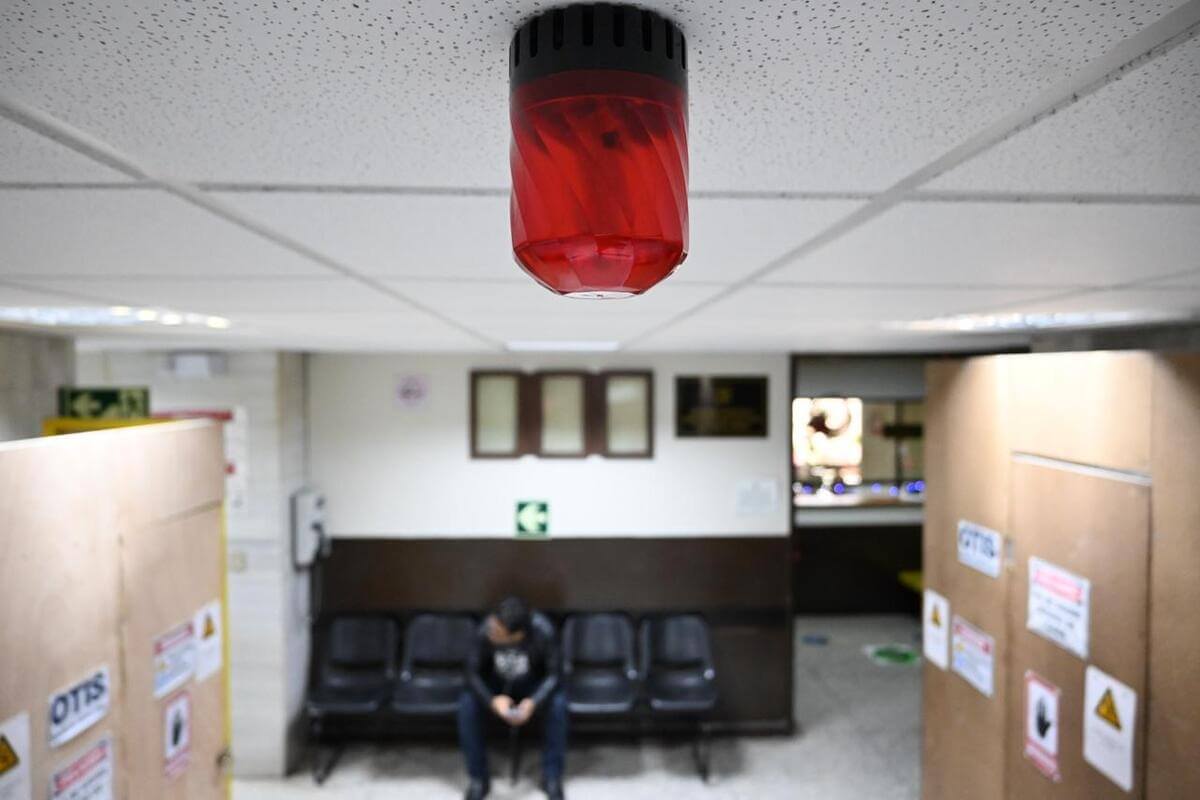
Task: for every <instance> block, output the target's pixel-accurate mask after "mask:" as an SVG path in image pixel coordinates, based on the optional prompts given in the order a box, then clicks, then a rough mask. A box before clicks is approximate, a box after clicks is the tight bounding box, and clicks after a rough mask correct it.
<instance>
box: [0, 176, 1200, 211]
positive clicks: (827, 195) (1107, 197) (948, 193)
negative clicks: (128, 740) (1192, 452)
mask: <svg viewBox="0 0 1200 800" xmlns="http://www.w3.org/2000/svg"><path fill="white" fill-rule="evenodd" d="M187 183H189V184H190V185H192V186H195V187H196V188H198V189H201V190H203V191H205V192H216V193H224V194H266V195H269V194H316V195H344V196H381V197H507V196H508V192H509V190H508V189H479V190H476V189H471V188H470V187H462V186H370V185H366V186H353V185H340V184H324V185H317V184H313V185H308V184H256V183H212V182H208V181H187ZM147 189H160V187H159V186H158V185H157V184H155V183H153V182H150V181H143V180H129V181H2V180H0V191H54V190H60V191H114V190H122V191H129V190H134V191H137V190H143V191H144V190H147ZM876 196H877V193H876V192H855V191H838V190H829V191H803V190H796V191H792V190H779V191H774V190H764V191H746V190H738V189H730V190H725V189H717V190H701V191H695V192H691V193H689V195H688V199H689V200H747V201H756V200H766V201H799V202H817V203H820V202H868V201H870V200H871V199H872V198H874V197H876ZM904 202H906V203H996V204H1004V203H1008V204H1038V203H1042V204H1055V205H1059V204H1063V205H1136V206H1141V205H1146V206H1192V205H1200V194H1167V193H1154V192H1128V193H1126V192H1073V191H986V190H961V189H938V190H933V189H917V190H915V191H914V192H913V193H912V194H911V195H910V196H909V197H907V198H905V200H904Z"/></svg>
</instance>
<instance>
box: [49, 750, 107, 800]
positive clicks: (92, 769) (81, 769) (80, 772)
mask: <svg viewBox="0 0 1200 800" xmlns="http://www.w3.org/2000/svg"><path fill="white" fill-rule="evenodd" d="M112 796H113V744H112V738H111V737H109V736H105V737H104V738H103V739H101V740H100V741H98V742H96V743H95V744H94V745H92V746H91V747H89V748H88V749H87V750H85V751H83V752H82V753H81V754H80V755H79V756H78V757H76V758H75V759H73V760H72V761H70V762H68V763H66V764H63V765H62V766H61V767H59V768H58V769H57V770H56V771H55V772H54V774H53V775H51V776H50V800H112Z"/></svg>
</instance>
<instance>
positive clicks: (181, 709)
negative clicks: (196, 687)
mask: <svg viewBox="0 0 1200 800" xmlns="http://www.w3.org/2000/svg"><path fill="white" fill-rule="evenodd" d="M191 747H192V698H191V695H189V694H188V693H187V692H183V693H181V694H179V695H178V696H177V697H174V698H172V700H171V702H169V703H167V706H166V709H165V710H164V711H163V773H164V774H165V775H166V776H167V777H168V778H174V777H176V776H178V775H179V774H181V773H182V772H183V771H184V770H186V769H187V766H188V759H189V757H190V755H191Z"/></svg>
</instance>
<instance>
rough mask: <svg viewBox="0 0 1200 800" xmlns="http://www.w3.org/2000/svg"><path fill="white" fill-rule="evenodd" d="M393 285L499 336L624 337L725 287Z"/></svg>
mask: <svg viewBox="0 0 1200 800" xmlns="http://www.w3.org/2000/svg"><path fill="white" fill-rule="evenodd" d="M389 285H392V286H395V287H396V288H397V289H399V290H400V291H402V292H404V293H405V294H408V295H410V296H412V297H413V298H415V299H416V300H418V301H420V302H422V303H425V304H427V305H428V306H430V307H431V308H434V309H436V310H438V311H440V312H441V313H443V314H446V315H447V316H449V317H451V318H452V319H455V320H458V321H459V322H462V323H463V324H466V325H469V326H471V327H472V328H475V329H477V330H480V331H482V332H483V333H484V334H486V335H488V336H492V337H494V338H496V339H498V340H500V341H513V340H554V341H561V340H579V339H587V340H593V339H594V340H602V341H623V340H625V339H628V338H631V337H632V336H634V335H636V334H638V333H640V332H641V331H643V330H646V329H647V328H650V327H652V326H653V325H655V324H656V323H659V322H661V321H664V320H666V319H667V318H669V317H670V316H671V315H673V314H676V313H678V312H679V311H681V310H683V309H685V308H687V307H689V306H691V305H693V304H695V303H698V302H700V301H702V300H703V299H705V298H706V297H709V296H711V295H712V294H714V293H715V292H716V291H718V289H719V288H720V287H718V286H714V285H709V284H703V285H692V284H687V283H684V282H682V281H677V280H676V279H675V278H670V279H668V280H666V281H665V282H663V283H662V284H660V285H659V286H657V287H655V288H654V289H652V290H650V291H649V292H647V293H646V294H644V295H641V296H639V297H630V298H624V299H620V300H579V299H572V298H564V297H559V296H557V295H555V294H553V293H551V292H549V291H547V290H546V289H543V288H542V287H540V286H538V285H536V284H535V283H534V282H533V281H532V280H530V279H526V280H524V281H521V282H517V283H508V282H504V283H482V282H481V283H453V282H414V281H394V282H389Z"/></svg>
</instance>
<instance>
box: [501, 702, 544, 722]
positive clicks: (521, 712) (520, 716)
mask: <svg viewBox="0 0 1200 800" xmlns="http://www.w3.org/2000/svg"><path fill="white" fill-rule="evenodd" d="M536 708H537V704H536V703H534V702H533V700H531V699H529V698H528V697H526V698H525V699H524V700H522V701H521V702H520V703H517V705H516V706H515V707H514V708H513V709H512V710H511V711H509V712H508V723H509V724H510V725H512V726H514V727H520V726H521V725H524V724H525V723H526V722H529V719H530V717H532V716H533V712H534V710H535V709H536Z"/></svg>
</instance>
